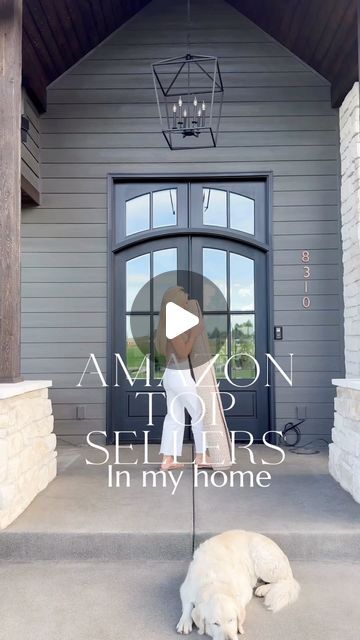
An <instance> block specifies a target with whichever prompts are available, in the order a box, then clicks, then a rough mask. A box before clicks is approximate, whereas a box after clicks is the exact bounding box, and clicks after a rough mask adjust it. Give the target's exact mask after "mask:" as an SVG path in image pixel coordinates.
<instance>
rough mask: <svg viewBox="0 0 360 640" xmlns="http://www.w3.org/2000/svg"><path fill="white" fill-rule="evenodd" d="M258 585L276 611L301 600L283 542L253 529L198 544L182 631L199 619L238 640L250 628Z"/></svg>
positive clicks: (185, 592)
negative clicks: (248, 622)
mask: <svg viewBox="0 0 360 640" xmlns="http://www.w3.org/2000/svg"><path fill="white" fill-rule="evenodd" d="M259 581H260V582H261V584H260V586H258V585H259ZM264 583H266V584H264ZM254 587H256V589H255V595H257V596H259V597H264V598H265V606H266V607H268V609H270V610H271V611H274V612H275V611H279V609H282V607H285V606H286V605H287V604H291V603H292V602H294V601H295V600H296V599H297V597H298V594H299V590H300V586H299V584H298V583H297V582H296V580H295V579H294V577H293V574H292V571H291V567H290V564H289V561H288V559H287V557H286V555H285V554H284V553H283V552H282V551H281V549H280V547H278V545H277V544H276V543H275V542H273V540H270V538H267V537H266V536H263V535H261V534H259V533H254V532H252V531H241V530H233V531H225V532H224V533H221V534H220V535H217V536H214V537H213V538H209V540H206V541H205V542H203V543H202V544H201V545H200V546H199V547H198V549H196V551H195V553H194V556H193V560H192V561H191V563H190V566H189V569H188V572H187V575H186V578H185V580H184V582H183V584H182V585H181V588H180V595H181V602H182V616H181V618H180V620H179V623H178V625H177V627H176V628H177V631H178V632H179V633H190V632H191V629H192V625H193V621H194V622H195V624H196V626H197V627H198V630H199V633H200V634H204V633H207V634H208V635H209V636H212V638H214V640H237V633H244V629H243V624H244V620H245V607H246V605H247V604H248V602H250V600H251V598H252V595H253V589H254Z"/></svg>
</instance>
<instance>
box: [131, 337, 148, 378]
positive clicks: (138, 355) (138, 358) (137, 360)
mask: <svg viewBox="0 0 360 640" xmlns="http://www.w3.org/2000/svg"><path fill="white" fill-rule="evenodd" d="M139 345H140V346H142V347H143V348H144V352H143V351H142V350H141V349H140V348H139V347H138V346H137V344H135V343H133V344H128V345H127V349H126V365H127V368H128V371H129V373H130V375H136V373H137V372H138V370H139V367H140V365H141V363H142V361H143V360H144V357H145V356H144V353H146V352H147V349H148V346H149V338H146V337H145V338H143V339H141V338H140V340H139ZM145 378H146V375H145V365H144V366H143V373H142V374H140V375H139V379H141V380H142V379H145Z"/></svg>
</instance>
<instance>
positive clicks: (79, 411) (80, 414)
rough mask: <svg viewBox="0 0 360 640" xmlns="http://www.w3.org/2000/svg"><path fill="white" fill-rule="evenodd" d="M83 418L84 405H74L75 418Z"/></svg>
mask: <svg viewBox="0 0 360 640" xmlns="http://www.w3.org/2000/svg"><path fill="white" fill-rule="evenodd" d="M84 418H85V406H84V405H78V406H77V407H76V419H77V420H84Z"/></svg>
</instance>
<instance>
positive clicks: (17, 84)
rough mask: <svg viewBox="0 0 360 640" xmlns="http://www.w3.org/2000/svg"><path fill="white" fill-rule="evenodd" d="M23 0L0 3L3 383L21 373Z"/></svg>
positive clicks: (0, 343) (0, 346) (0, 369)
mask: <svg viewBox="0 0 360 640" xmlns="http://www.w3.org/2000/svg"><path fill="white" fill-rule="evenodd" d="M21 29H22V0H0V130H1V132H2V135H1V138H0V167H1V176H0V383H1V382H18V381H19V380H21V379H22V378H21V374H20V326H21V323H20V309H21V306H20V305H21V300H20V295H21V293H20V215H21V208H20V175H21V169H20V167H21V141H20V122H21Z"/></svg>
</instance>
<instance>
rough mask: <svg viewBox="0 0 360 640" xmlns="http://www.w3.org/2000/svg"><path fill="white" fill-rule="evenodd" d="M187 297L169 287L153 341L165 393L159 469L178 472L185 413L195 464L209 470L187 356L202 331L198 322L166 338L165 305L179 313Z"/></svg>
mask: <svg viewBox="0 0 360 640" xmlns="http://www.w3.org/2000/svg"><path fill="white" fill-rule="evenodd" d="M188 300H189V297H188V294H187V293H186V292H185V291H184V289H183V287H171V288H170V289H168V290H167V291H166V292H165V294H164V296H163V299H162V302H161V307H160V316H159V326H158V330H157V332H156V337H155V348H156V350H157V352H158V353H159V354H161V355H163V356H165V358H166V367H165V372H164V376H163V380H162V382H163V387H164V390H165V392H166V404H167V413H166V416H165V419H164V424H163V432H162V438H161V446H160V453H162V454H163V460H162V463H161V467H160V468H161V469H162V470H163V471H168V470H169V469H179V468H182V467H183V466H184V465H183V464H181V463H179V462H175V460H174V456H175V454H176V457H180V456H181V453H182V447H183V439H184V429H185V409H186V410H187V411H188V413H189V414H190V417H191V427H192V432H193V435H194V441H195V452H196V457H195V464H197V465H198V466H199V468H200V467H201V468H204V467H205V468H212V466H211V464H210V461H209V460H208V458H206V456H205V455H204V453H205V452H204V445H203V437H202V432H203V429H204V425H203V415H202V414H203V405H202V403H201V400H200V398H199V396H198V393H197V389H196V385H195V381H194V379H193V377H192V375H191V370H190V362H189V355H190V353H191V350H192V348H193V345H194V342H195V339H196V338H197V337H198V336H199V335H200V334H201V333H202V332H203V331H204V330H205V325H204V323H203V321H202V320H201V321H200V323H199V324H198V325H196V326H195V327H193V328H192V329H190V331H187V332H186V333H183V334H181V335H179V336H177V337H176V338H173V339H172V340H169V339H168V338H167V337H166V305H167V304H168V303H169V302H173V303H174V304H177V305H178V306H179V307H182V308H183V309H187V308H188Z"/></svg>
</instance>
